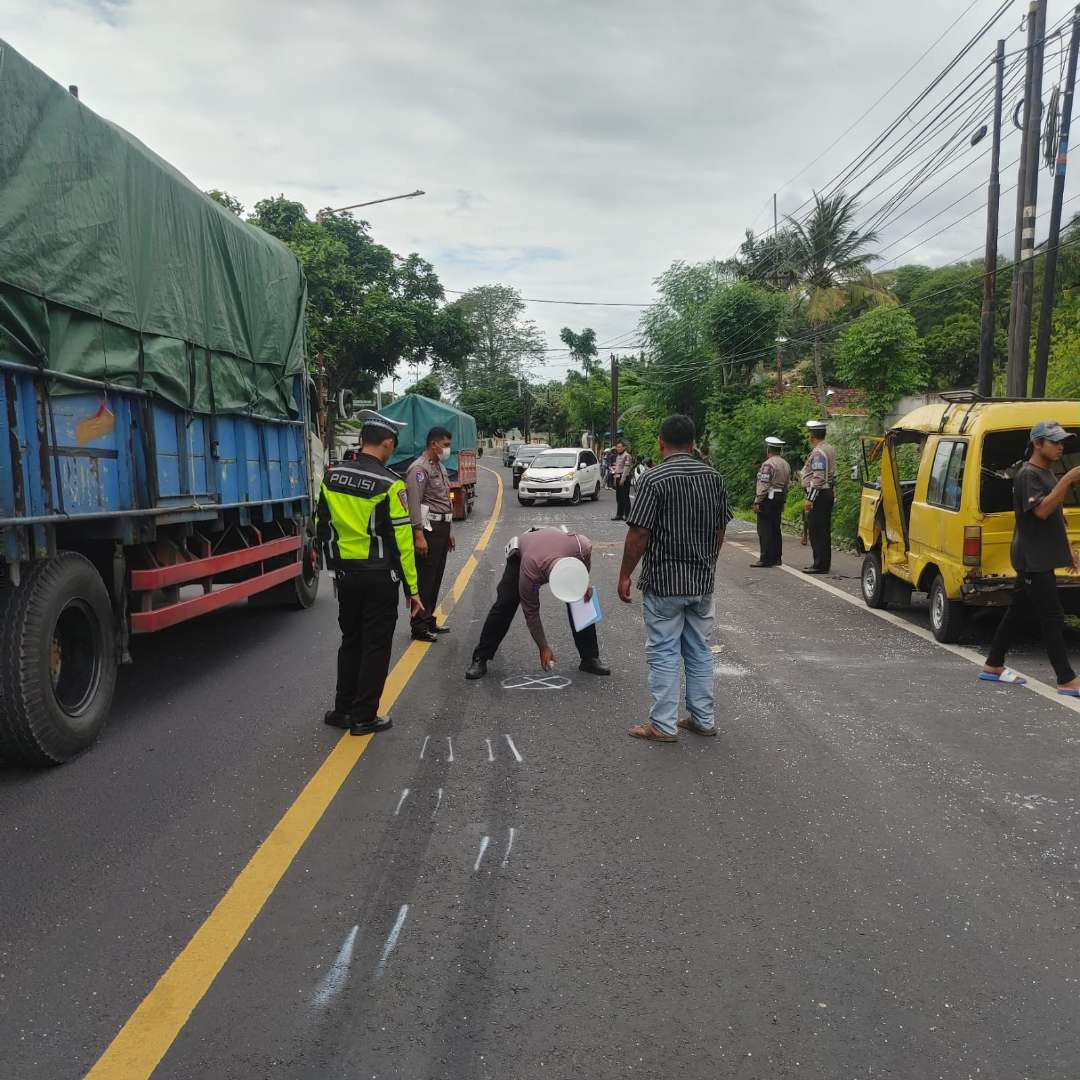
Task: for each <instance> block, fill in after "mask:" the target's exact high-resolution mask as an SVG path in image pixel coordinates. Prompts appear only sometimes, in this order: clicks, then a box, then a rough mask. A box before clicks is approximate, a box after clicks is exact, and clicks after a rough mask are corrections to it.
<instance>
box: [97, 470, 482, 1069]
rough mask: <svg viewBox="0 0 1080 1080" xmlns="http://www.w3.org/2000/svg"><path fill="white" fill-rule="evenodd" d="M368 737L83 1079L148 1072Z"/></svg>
mask: <svg viewBox="0 0 1080 1080" xmlns="http://www.w3.org/2000/svg"><path fill="white" fill-rule="evenodd" d="M486 471H487V472H490V473H492V475H493V476H494V477H495V480H496V483H497V485H498V486H497V490H496V494H495V506H494V508H493V509H492V512H491V518H490V520H489V521H488V523H487V525H486V526H485V528H484V531H483V533H482V534H481V536H480V540H479V541H478V542H477V544H476V547H475V548H474V551H483V550H484V548H486V547H487V545H488V542H489V541H490V540H491V536H492V533H493V532H494V531H495V526H496V524H497V523H498V519H499V514H500V512H501V511H502V498H503V482H502V477H501V476H499V474H498V473H496V472H495V471H494V470H493V469H487V470H486ZM477 565H478V564H477V561H476V558H475V557H474V556H473V555H470V556H469V558H468V559H467V560H466V562H465V565H464V566H463V567H462V569H461V571H460V572H459V574H458V576H457V579H456V580H455V581H454V586H453V588H452V589H451V596H452V598H453V603H455V604H456V603H457V601H458V600H459V599H460V598H461V595H462V593H463V592H464V591H465V587H466V585H467V584H468V582H469V579H470V578H471V577H472V575H473V573H474V572H475V570H476V567H477ZM452 606H453V605H451V607H452ZM441 610H442V609H440V612H441ZM430 647H431V646H430V645H426V644H423V643H421V642H412V643H411V644H410V645H409V647H408V648H407V649H406V650H405V652H404V653H403V654H402V656H401V658H400V659H399V660H398V662H397V663H396V664H395V665H394V669H393V671H391V672H390V675H389V677H388V678H387V680H386V689H385V690H384V691H383V696H382V699H381V701H380V702H379V708H380V711H381V712H383V713H385V712H387V711H388V710H389V709H390V708H391V707H392V706H393V704H394V702H395V701H397V699H398V698H399V697H400V696H401V692H402V691H403V690H404V689H405V687H406V685H407V684H408V682H409V679H411V678H412V676H413V674H414V672H415V671H416V669H417V668H418V667H419V666H420V661H421V660H423V658H424V656H425V654H426V652H427V650H428V649H429V648H430ZM371 739H372V736H370V735H364V736H361V737H359V738H354V737H353V736H351V735H348V734H346V735H344V736H342V738H341V740H340V741H339V742H338V743H337V745H336V746H335V747H334V749H333V750H331V751H330V754H329V755H328V757H327V758H326V760H325V761H323V763H322V764H321V765H320V766H319V768H318V769H317V770H316V772H315V775H314V776H312V778H311V779H310V780H309V781H308V782H307V784H306V785H305V786H304V789H303V791H301V792H300V794H299V796H297V798H296V801H295V802H294V803H293V804H292V806H290V807H289V809H288V810H286V811H285V814H284V816H283V817H282V818H281V820H280V821H279V822H278V823H277V824H276V825H275V826H274V828H273V830H272V831H271V832H270V835H269V836H267V838H266V839H265V840H264V841H263V842H262V843H261V844H260V845H259V847H258V849H257V850H256V852H255V854H254V855H252V856H251V859H250V860H249V861H248V864H247V866H245V867H244V869H243V870H241V871H240V874H239V875H238V876H237V878H236V880H235V881H233V883H232V884H231V885H230V886H229V888H228V890H227V891H226V893H225V895H224V896H223V897H222V898H221V899H220V900H219V901H218V903H217V906H216V907H215V908H214V910H213V911H211V912H210V914H209V915H208V916H207V918H206V921H205V922H204V923H203V924H202V926H200V927H199V929H198V930H197V931H196V932H195V936H194V937H193V938H192V939H191V940H190V941H189V942H188V943H187V945H186V946H185V947H184V949H183V950H182V951H181V953H180V955H179V956H177V958H176V959H175V960H174V961H173V962H172V963H171V964H170V965H169V967H168V970H167V971H166V972H165V974H164V975H162V976H161V978H160V979H158V981H157V983H156V984H155V985H154V987H153V989H152V990H151V991H150V993H149V994H147V995H146V997H145V998H143V1000H142V1002H141V1003H140V1004H139V1006H138V1008H136V1010H135V1011H134V1012H133V1013H132V1014H131V1016H130V1017H129V1019H128V1021H127V1023H126V1024H124V1026H123V1027H122V1028H121V1029H120V1031H119V1033H118V1034H117V1036H116V1038H115V1039H113V1041H112V1042H111V1043H110V1044H109V1046H108V1048H107V1049H106V1050H105V1053H104V1054H102V1055H101V1057H100V1058H99V1059H98V1061H97V1064H95V1065H94V1067H93V1068H92V1069H91V1070H90V1071H89V1072H88V1073H87V1074H86V1080H146V1078H148V1077H149V1076H151V1075H152V1074H153V1072H154V1070H155V1069H156V1068H157V1067H158V1065H159V1063H160V1062H161V1059H162V1058H163V1057H164V1056H165V1054H166V1053H167V1052H168V1049H169V1047H170V1046H172V1044H173V1042H174V1040H175V1039H176V1037H177V1035H179V1034H180V1032H181V1030H182V1029H183V1027H184V1025H185V1024H186V1023H187V1022H188V1020H189V1018H190V1017H191V1014H192V1012H193V1011H194V1009H195V1006H196V1005H198V1004H199V1002H200V1001H201V1000H202V998H203V996H204V995H205V994H206V992H207V990H209V989H210V987H211V985H212V984H213V982H214V979H216V978H217V976H218V973H219V972H220V971H221V969H222V968H223V967H224V966H225V962H226V961H227V960H228V959H229V957H230V956H231V955H232V953H233V951H234V950H235V949H236V946H237V945H239V944H240V941H241V940H242V938H243V937H244V935H245V934H246V933H247V931H248V929H249V928H250V926H251V924H252V923H253V922H254V921H255V918H256V916H257V915H258V914H259V912H260V911H261V910H262V908H263V905H264V904H265V903H266V901H267V900H268V899H269V898H270V895H271V893H273V891H274V889H275V888H276V887H277V885H278V882H280V881H281V879H282V877H283V876H284V874H285V871H286V870H288V869H289V866H290V865H291V864H292V861H293V859H295V858H296V856H297V854H298V852H299V851H300V849H301V848H302V847H303V846H304V842H305V841H306V840H307V838H308V837H309V836H310V835H311V832H312V830H313V829H314V828H315V826H316V825H317V824H318V822H319V819H320V818H321V817H322V816H323V814H325V813H326V809H327V807H328V806H329V805H330V803H331V802H332V801H333V799H334V796H335V795H336V794H337V793H338V791H339V790H340V788H341V785H342V784H343V783H344V782H345V779H346V778H347V777H348V775H349V773H350V772H351V771H352V769H353V767H354V766H355V765H356V763H357V762H358V761H359V760H360V758H361V757H362V756H363V754H364V751H365V750H366V749H367V748H368V744H369V743H370V742H371Z"/></svg>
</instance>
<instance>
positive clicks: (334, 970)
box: [314, 926, 360, 1009]
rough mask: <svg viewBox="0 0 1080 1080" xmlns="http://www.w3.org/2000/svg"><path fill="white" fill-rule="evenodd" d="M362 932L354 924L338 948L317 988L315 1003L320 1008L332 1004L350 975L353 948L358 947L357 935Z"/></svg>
mask: <svg viewBox="0 0 1080 1080" xmlns="http://www.w3.org/2000/svg"><path fill="white" fill-rule="evenodd" d="M359 932H360V927H359V926H354V927H353V928H352V929H351V930H350V931H349V932H348V934H346V935H345V940H344V941H343V942H342V944H341V948H340V949H338V954H337V956H336V957H335V958H334V962H333V963H332V964H331V965H330V970H329V971H327V973H326V974H325V975H324V976H323V978H322V982H320V983H319V985H318V986H317V987H316V989H315V999H314V1001H315V1005H316V1006H318V1007H319V1008H320V1009H322V1008H325V1007H326V1006H327V1005H329V1004H330V1001H331V999H332V998H334V997H336V996H337V994H339V993H340V992H341V988H342V987H343V986H344V985H345V980H346V979H347V978H348V977H349V966H350V965H351V964H352V958H353V950H354V949H355V948H356V935H357V934H358V933H359Z"/></svg>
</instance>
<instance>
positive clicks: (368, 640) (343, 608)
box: [334, 570, 401, 723]
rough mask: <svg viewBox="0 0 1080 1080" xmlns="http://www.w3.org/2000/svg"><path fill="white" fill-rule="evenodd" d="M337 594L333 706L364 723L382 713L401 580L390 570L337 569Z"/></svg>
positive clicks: (399, 601)
mask: <svg viewBox="0 0 1080 1080" xmlns="http://www.w3.org/2000/svg"><path fill="white" fill-rule="evenodd" d="M337 594H338V626H340V627H341V645H340V647H339V648H338V660H337V694H336V696H335V698H334V708H335V709H337V711H338V712H343V713H350V714H351V715H352V716H353V718H354V719H356V720H357V721H359V722H361V723H366V722H369V721H371V720H374V719H375V717H376V716H377V715H378V712H379V698H381V697H382V692H383V686H384V685H385V684H386V676H387V673H388V672H389V671H390V651H391V645H392V644H393V640H394V626H395V625H396V623H397V617H398V605H399V604H400V603H401V586H400V585H399V584H398V582H396V581H395V580H394V579H393V577H391V576H390V571H389V570H382V571H377V570H361V571H355V572H350V573H348V574H338V577H337Z"/></svg>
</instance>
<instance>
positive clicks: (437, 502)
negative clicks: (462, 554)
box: [405, 427, 454, 642]
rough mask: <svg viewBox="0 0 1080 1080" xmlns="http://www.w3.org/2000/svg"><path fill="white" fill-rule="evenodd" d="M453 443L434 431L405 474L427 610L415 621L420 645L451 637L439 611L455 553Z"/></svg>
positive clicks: (442, 431)
mask: <svg viewBox="0 0 1080 1080" xmlns="http://www.w3.org/2000/svg"><path fill="white" fill-rule="evenodd" d="M451 439H452V436H451V434H450V432H449V431H448V430H447V429H446V428H444V427H433V428H432V429H431V430H430V431H429V432H428V436H427V443H426V446H425V449H424V452H423V453H422V454H421V455H420V456H419V457H418V458H417V459H416V460H415V461H414V462H413V463H412V464H411V465H410V466H409V471H408V472H407V473H406V474H405V486H406V489H407V491H408V494H409V520H410V522H411V524H412V529H413V543H414V544H415V546H416V572H417V577H418V579H419V583H420V603H422V604H423V605H424V610H423V611H422V612H421V613H420V614H419V615H414V616H413V618H412V636H413V638H414V640H416V641H429V642H430V641H438V640H439V639H438V637H437V635H438V634H448V633H450V627H449V626H439V625H438V623H437V622H436V621H435V607H436V605H437V604H438V602H439V590H440V589H441V588H442V579H443V573H444V572H445V570H446V556H447V554H448V553H449V552H451V551H453V550H454V537H453V534H452V533H451V531H450V526H451V522H452V521H453V520H454V513H453V506H452V504H451V502H450V476H449V474H448V473H447V471H446V462H447V461H448V460H449V459H450V442H451Z"/></svg>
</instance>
